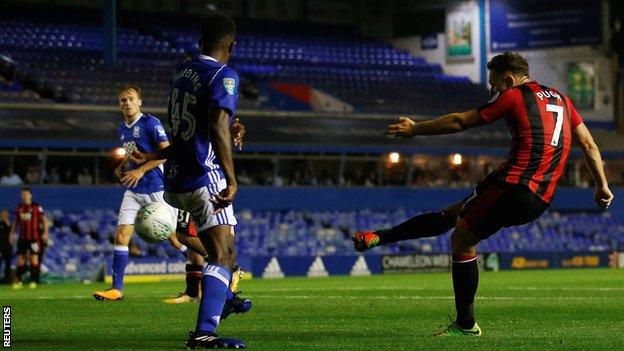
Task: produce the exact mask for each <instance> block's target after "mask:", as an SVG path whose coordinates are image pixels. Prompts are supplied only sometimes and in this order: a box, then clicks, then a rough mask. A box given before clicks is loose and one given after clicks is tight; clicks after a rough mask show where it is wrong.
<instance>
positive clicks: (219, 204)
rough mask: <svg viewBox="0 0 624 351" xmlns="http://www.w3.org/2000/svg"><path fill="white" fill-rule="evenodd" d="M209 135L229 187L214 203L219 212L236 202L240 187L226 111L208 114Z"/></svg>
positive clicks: (212, 109) (210, 111) (214, 111)
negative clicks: (235, 197) (235, 198)
mask: <svg viewBox="0 0 624 351" xmlns="http://www.w3.org/2000/svg"><path fill="white" fill-rule="evenodd" d="M208 115H209V117H208V118H209V120H208V133H209V135H210V140H212V141H213V145H214V148H215V156H216V158H217V161H219V165H221V168H222V170H223V173H224V174H225V180H226V182H227V187H226V188H225V189H223V190H222V191H221V192H220V193H219V194H217V195H216V196H215V197H214V199H213V200H211V201H212V203H213V204H214V206H215V208H217V211H218V209H219V208H224V207H227V206H228V205H230V204H231V203H232V201H233V200H234V196H235V195H236V191H237V190H238V185H237V183H236V176H235V175H234V159H233V157H232V136H231V134H230V124H229V121H228V120H229V116H228V114H227V112H226V111H225V110H224V109H221V108H211V109H210V110H209V112H208Z"/></svg>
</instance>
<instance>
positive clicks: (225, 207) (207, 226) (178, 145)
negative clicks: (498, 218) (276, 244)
mask: <svg viewBox="0 0 624 351" xmlns="http://www.w3.org/2000/svg"><path fill="white" fill-rule="evenodd" d="M235 32H236V24H235V23H234V21H232V20H231V19H230V18H229V17H227V16H224V15H220V14H211V15H208V16H206V17H204V18H203V19H202V23H201V38H200V41H199V43H200V52H201V54H200V55H199V57H198V58H196V59H194V60H191V61H187V62H184V63H182V64H181V65H179V66H178V67H177V69H176V72H175V75H174V78H173V81H172V84H171V93H170V96H169V106H168V115H169V123H170V125H171V129H172V144H171V146H170V147H168V148H165V149H162V150H160V151H159V152H156V153H145V150H137V151H138V152H134V153H133V155H132V158H133V160H134V161H136V162H143V161H148V162H153V160H155V159H165V158H166V159H167V163H166V165H165V169H166V171H165V175H166V176H165V200H166V201H167V202H168V203H169V204H171V205H172V206H174V207H177V208H179V209H183V210H186V211H189V212H190V213H191V216H192V217H193V220H194V221H195V223H196V224H197V227H198V231H199V238H200V240H201V242H202V245H203V246H204V248H205V249H206V252H207V253H208V256H207V263H208V264H207V266H206V267H205V268H204V270H203V273H202V296H201V301H200V305H199V315H198V318H197V325H196V328H195V331H194V332H191V333H190V335H189V339H188V340H187V342H186V346H187V347H188V348H191V349H195V348H245V347H246V345H245V343H244V342H243V341H241V340H237V339H226V338H220V337H218V336H217V334H216V330H217V327H218V325H219V321H220V316H221V312H222V310H223V307H224V305H225V302H226V300H227V299H229V298H231V290H230V289H229V288H228V286H229V284H230V281H231V279H232V266H233V264H234V261H235V259H236V246H235V245H234V225H236V218H234V210H233V208H232V201H233V200H234V197H235V195H236V191H237V183H236V177H235V176H234V164H233V159H232V141H231V139H230V138H231V136H230V123H231V121H232V116H233V115H234V113H235V112H236V99H237V96H238V86H239V77H238V74H237V73H236V72H235V71H234V70H233V69H232V68H230V67H228V66H227V62H228V60H229V58H230V56H231V53H232V49H233V48H234V45H235V43H236V42H235V40H234V36H235ZM149 160H152V161H149Z"/></svg>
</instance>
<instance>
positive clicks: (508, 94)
mask: <svg viewBox="0 0 624 351" xmlns="http://www.w3.org/2000/svg"><path fill="white" fill-rule="evenodd" d="M518 93H519V92H518V89H508V90H506V91H505V92H503V93H502V94H496V95H494V97H493V98H492V99H491V100H490V101H488V102H486V103H485V104H483V105H481V106H479V108H477V111H479V114H480V115H481V118H482V119H483V121H485V123H492V122H494V121H496V120H498V119H500V118H502V117H505V116H506V115H508V114H509V113H511V112H512V111H513V109H515V107H516V101H517V100H518Z"/></svg>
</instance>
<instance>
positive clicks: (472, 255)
mask: <svg viewBox="0 0 624 351" xmlns="http://www.w3.org/2000/svg"><path fill="white" fill-rule="evenodd" d="M479 241H480V239H478V238H477V237H476V236H474V234H472V233H471V232H469V231H468V230H466V229H465V228H464V227H463V224H462V223H461V221H460V222H458V223H457V226H456V227H455V231H454V232H453V234H452V235H451V246H452V249H453V266H452V274H453V290H454V291H455V309H456V310H457V319H456V320H455V321H451V324H449V325H448V326H447V327H445V328H442V329H440V330H438V331H436V332H435V333H434V336H481V334H482V332H481V328H480V327H479V324H477V322H476V320H475V316H474V298H475V295H476V293H477V287H478V285H479V268H478V266H477V251H476V245H477V243H478V242H479Z"/></svg>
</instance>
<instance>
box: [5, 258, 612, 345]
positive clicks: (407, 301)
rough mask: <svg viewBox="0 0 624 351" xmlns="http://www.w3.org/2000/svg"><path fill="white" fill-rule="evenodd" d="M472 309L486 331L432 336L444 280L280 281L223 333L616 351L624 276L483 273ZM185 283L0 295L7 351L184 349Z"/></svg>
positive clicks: (190, 307)
mask: <svg viewBox="0 0 624 351" xmlns="http://www.w3.org/2000/svg"><path fill="white" fill-rule="evenodd" d="M480 280H481V286H480V288H479V292H478V297H477V301H476V311H477V312H476V316H477V320H478V321H479V324H480V325H481V327H482V328H483V332H484V335H483V336H482V337H481V338H475V337H470V338H468V337H459V338H458V337H454V338H434V337H432V336H431V334H432V333H433V332H434V330H435V329H436V328H437V327H438V326H442V325H445V324H447V323H448V317H447V315H449V314H450V315H454V308H453V299H452V287H451V277H450V274H449V273H420V274H409V275H408V274H405V275H403V274H402V275H379V276H370V277H329V278H286V279H280V280H262V279H255V280H246V281H243V282H241V286H240V287H241V290H243V292H244V294H243V295H244V296H246V297H250V298H251V299H252V300H253V303H254V305H253V308H252V310H251V311H250V312H249V313H248V314H246V315H232V316H230V317H229V318H228V319H227V320H225V321H223V322H222V324H221V327H220V335H222V336H231V337H239V338H241V339H243V340H245V341H246V342H247V345H248V348H249V349H251V350H341V351H342V350H358V351H364V350H460V349H461V350H622V349H623V347H624V317H623V312H624V271H622V270H612V269H596V270H594V269H592V270H590V269H579V270H549V271H515V272H496V273H494V272H485V273H482V274H481V276H480ZM183 284H184V282H167V283H145V284H138V283H137V284H128V285H127V286H126V289H125V300H124V301H121V302H103V301H96V300H94V299H93V298H92V297H91V296H90V294H91V292H92V291H93V290H95V289H96V288H101V287H104V285H103V284H91V285H79V284H58V285H44V286H39V287H38V288H37V289H36V290H29V289H27V288H25V289H23V290H11V289H10V288H9V287H7V286H3V287H1V288H0V300H1V302H2V304H3V305H10V306H11V307H12V325H11V327H12V342H13V344H12V348H14V349H21V350H139V349H145V350H176V349H184V341H185V340H186V337H187V333H188V331H189V330H191V329H193V328H194V324H195V317H196V311H197V304H187V305H165V304H163V303H162V302H161V300H162V299H163V298H165V297H169V296H171V295H174V294H176V293H177V292H178V291H181V290H183Z"/></svg>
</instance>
